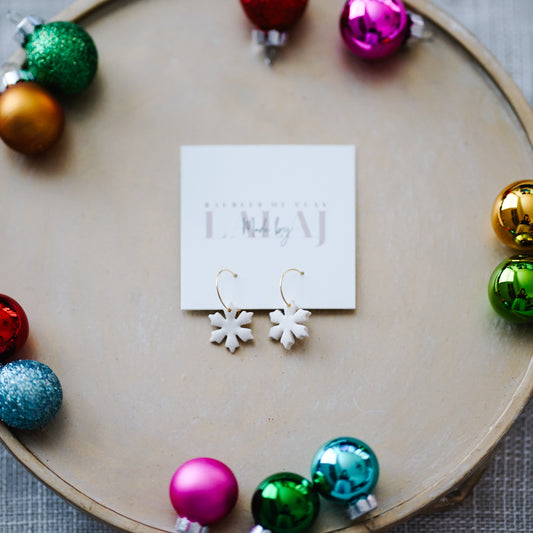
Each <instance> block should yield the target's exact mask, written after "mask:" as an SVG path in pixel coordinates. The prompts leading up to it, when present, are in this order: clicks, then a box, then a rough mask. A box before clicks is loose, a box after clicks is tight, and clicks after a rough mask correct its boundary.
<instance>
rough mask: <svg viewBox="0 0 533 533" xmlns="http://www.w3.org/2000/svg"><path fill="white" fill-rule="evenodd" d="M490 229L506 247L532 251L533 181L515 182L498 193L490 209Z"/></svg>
mask: <svg viewBox="0 0 533 533" xmlns="http://www.w3.org/2000/svg"><path fill="white" fill-rule="evenodd" d="M492 227H493V228H494V231H495V232H496V235H497V236H498V238H499V239H500V240H501V241H502V242H503V243H504V244H506V245H507V246H510V247H511V248H514V249H515V250H521V251H529V250H533V181H528V180H525V181H517V182H515V183H512V184H511V185H509V186H508V187H505V189H503V190H502V191H501V192H500V194H499V195H498V196H497V198H496V201H495V202H494V206H493V208H492Z"/></svg>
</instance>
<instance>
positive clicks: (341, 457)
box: [311, 437, 379, 520]
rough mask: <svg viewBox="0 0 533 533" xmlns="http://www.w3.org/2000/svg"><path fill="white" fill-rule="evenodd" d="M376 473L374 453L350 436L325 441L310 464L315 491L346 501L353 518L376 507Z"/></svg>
mask: <svg viewBox="0 0 533 533" xmlns="http://www.w3.org/2000/svg"><path fill="white" fill-rule="evenodd" d="M378 477H379V464H378V460H377V457H376V454H375V453H374V452H373V451H372V448H370V446H368V444H366V443H364V442H363V441H361V440H359V439H354V438H352V437H338V438H336V439H333V440H330V441H328V442H326V444H324V445H323V446H322V447H321V448H320V449H319V450H318V451H317V452H316V454H315V456H314V458H313V461H312V464H311V479H312V480H313V483H314V485H315V487H316V488H317V490H318V492H319V493H320V494H321V495H322V496H324V497H325V498H328V499H330V500H335V501H337V502H342V503H345V504H347V510H348V515H349V517H350V518H351V519H352V520H356V519H358V518H360V517H361V516H363V515H365V514H366V513H368V512H369V511H372V510H373V509H375V508H376V507H377V501H376V498H375V497H374V495H373V494H372V491H373V490H374V487H375V486H376V483H377V482H378Z"/></svg>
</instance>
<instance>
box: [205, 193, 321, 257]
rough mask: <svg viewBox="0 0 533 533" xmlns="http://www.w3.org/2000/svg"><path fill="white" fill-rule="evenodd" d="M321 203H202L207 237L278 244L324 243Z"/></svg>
mask: <svg viewBox="0 0 533 533" xmlns="http://www.w3.org/2000/svg"><path fill="white" fill-rule="evenodd" d="M326 207H327V206H326V204H325V203H324V202H294V203H290V204H289V203H285V202H270V203H264V202H205V204H204V208H205V217H204V219H205V238H206V239H275V240H277V241H279V244H280V246H290V243H291V242H292V241H296V240H298V241H300V242H301V241H302V240H305V241H308V242H309V243H310V244H311V245H313V246H317V247H318V246H322V245H323V244H324V243H325V242H326V214H327V208H326Z"/></svg>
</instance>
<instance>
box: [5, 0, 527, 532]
mask: <svg viewBox="0 0 533 533" xmlns="http://www.w3.org/2000/svg"><path fill="white" fill-rule="evenodd" d="M410 7H411V8H413V9H415V10H416V11H418V12H420V13H422V14H423V15H424V16H425V18H426V19H427V20H428V21H431V25H432V27H433V30H434V38H433V40H432V41H428V42H422V43H418V44H417V45H414V46H410V47H408V48H407V49H405V50H403V51H402V52H401V53H399V54H397V55H396V56H395V57H394V58H392V59H391V60H389V61H387V62H384V63H380V64H367V63H362V62H359V61H358V60H356V59H355V58H353V57H352V56H350V54H349V53H348V52H347V51H346V50H345V49H344V47H343V45H342V43H341V42H340V39H339V36H338V30H337V19H338V15H339V10H340V4H339V5H336V3H332V2H330V1H329V0H313V2H312V5H310V6H309V9H308V12H307V13H306V16H305V17H304V20H303V21H302V23H301V24H300V25H299V26H298V27H297V28H296V30H295V31H294V32H293V33H292V34H291V40H290V43H289V45H288V46H287V48H286V49H285V50H284V51H283V54H282V56H281V57H280V58H279V61H278V62H277V63H276V64H275V66H274V68H271V69H269V68H267V67H265V65H264V64H263V63H262V61H261V59H260V58H259V57H258V56H257V55H255V54H254V53H253V52H252V50H251V47H250V45H249V31H250V27H249V25H248V24H247V22H246V20H245V18H244V16H243V15H242V13H241V12H240V8H239V6H238V3H236V4H232V5H229V4H228V3H226V2H216V1H214V0H212V1H211V2H209V3H208V4H206V3H205V2H197V1H195V0H180V1H174V2H172V1H168V0H151V1H150V2H140V1H129V2H125V1H114V2H105V1H101V2H94V1H84V2H78V3H77V4H75V5H73V6H72V7H71V8H69V9H67V10H66V11H64V12H62V13H61V14H60V15H59V16H58V18H59V19H73V20H80V21H81V22H82V23H83V24H84V25H85V26H86V27H87V28H88V30H89V31H90V33H91V34H92V35H93V37H94V39H95V41H96V43H97V46H98V49H99V51H100V69H99V74H98V77H97V79H96V81H95V83H94V85H93V86H92V87H91V88H90V89H89V90H88V91H87V92H86V93H85V94H82V95H80V96H79V97H78V98H77V99H72V100H71V101H69V102H68V103H67V104H66V114H67V121H68V124H67V131H66V136H65V138H64V140H63V141H62V142H61V144H60V145H59V146H58V147H57V148H56V149H54V150H53V151H52V152H50V153H48V154H46V155H44V156H42V157H38V158H33V159H30V158H25V157H22V156H19V155H17V154H15V153H13V152H10V151H9V150H8V149H7V148H6V149H2V157H1V158H0V175H1V176H2V181H3V184H4V185H3V194H2V196H1V198H0V206H1V213H2V215H1V221H2V227H3V230H4V231H3V253H4V256H5V257H8V258H9V261H3V262H2V266H1V278H2V282H3V287H2V292H5V293H7V294H10V295H12V296H13V297H15V298H16V299H17V300H19V301H20V302H21V303H22V304H23V306H24V307H25V309H26V311H27V313H28V315H29V318H30V324H31V328H32V329H31V336H30V339H29V342H28V345H27V347H26V348H25V352H24V354H23V355H24V356H25V357H29V358H35V359H39V360H41V361H43V362H46V363H47V364H50V366H52V368H54V370H55V371H56V373H57V374H58V375H59V376H60V378H61V380H62V383H63V386H64V393H65V401H64V406H63V408H62V411H61V412H60V415H59V416H58V418H57V419H56V420H55V421H54V422H53V423H52V424H51V425H50V426H49V427H47V428H46V429H45V430H44V431H42V432H37V433H27V432H16V433H14V432H11V431H10V430H8V429H7V428H5V427H0V438H1V440H2V441H3V442H4V444H5V445H6V446H7V447H8V448H9V449H10V450H11V451H12V452H13V454H14V455H15V456H16V457H17V458H18V459H19V460H20V461H21V462H22V463H23V464H25V465H26V466H27V467H28V468H29V469H30V470H31V471H32V472H33V473H34V474H36V475H37V476H38V477H39V478H40V479H41V480H42V481H43V482H44V483H46V484H47V485H49V486H50V487H52V488H53V489H54V490H56V491H57V492H58V493H59V494H61V495H62V496H63V497H64V498H66V499H67V500H68V501H70V502H71V503H73V504H74V505H76V506H77V507H79V508H81V509H82V510H84V511H87V512H88V513H90V514H92V515H94V516H95V517H96V518H99V519H101V520H102V521H104V522H106V523H108V524H109V525H111V526H114V527H116V528H118V529H121V530H124V531H128V532H134V531H135V532H137V533H155V532H157V531H172V528H173V524H174V521H175V514H174V511H173V509H172V508H171V506H170V504H169V502H168V497H167V487H168V482H169V479H170V476H171V475H172V473H173V472H174V470H175V469H176V468H177V466H179V465H180V464H181V463H182V462H183V461H185V460H187V459H190V458H192V457H195V456H202V455H206V456H212V457H217V458H219V459H221V460H223V461H225V462H226V463H227V464H228V465H229V466H230V467H231V468H232V469H233V470H234V472H235V473H236V475H237V477H238V479H239V483H240V488H241V493H240V498H239V502H238V505H237V509H236V510H235V511H234V512H233V513H232V514H231V516H230V517H228V518H227V519H226V520H225V521H223V522H222V523H220V524H217V525H216V526H214V527H213V531H214V532H217V533H230V532H231V533H234V532H235V531H248V530H249V528H250V527H251V526H252V518H251V514H250V510H249V502H250V498H251V495H252V492H253V490H254V488H255V486H256V485H257V484H258V483H259V482H260V481H261V480H262V479H263V478H264V477H266V476H267V475H269V474H271V473H273V472H276V471H281V470H291V471H295V472H299V473H301V474H303V475H308V474H309V465H310V461H311V458H312V456H313V454H314V452H315V451H316V449H317V448H318V447H319V446H320V445H321V444H322V443H323V442H325V441H326V440H328V439H330V438H332V437H335V436H338V435H343V434H348V435H353V436H356V437H359V438H361V439H363V440H365V441H367V442H368V443H369V444H371V446H372V447H373V448H374V450H375V451H376V453H377V455H378V457H379V459H380V464H381V468H382V473H381V477H380V481H379V484H378V487H377V491H376V496H377V498H378V500H379V508H378V509H377V511H376V512H375V513H373V514H372V517H371V520H370V521H366V522H363V523H362V524H355V525H350V524H348V523H347V522H346V521H345V519H344V515H343V513H342V512H339V510H338V509H337V508H334V507H332V506H330V505H326V504H325V505H324V506H323V512H322V513H321V515H320V518H319V521H318V523H317V525H316V526H315V527H314V528H313V533H329V532H333V531H338V530H339V529H343V530H346V531H350V532H354V533H356V532H363V531H367V530H368V529H372V530H385V529H387V528H389V527H390V526H392V525H393V524H395V523H397V522H399V521H401V520H403V519H405V518H407V517H409V516H411V515H413V514H414V513H417V512H419V511H420V510H423V509H426V508H428V507H430V506H432V505H433V506H435V505H437V506H438V505H439V502H442V501H443V499H444V501H446V495H449V494H450V491H452V493H453V490H454V489H456V488H457V487H459V486H461V485H462V484H464V483H465V482H466V483H468V481H469V480H471V479H472V474H473V472H475V471H477V470H479V468H480V467H481V466H482V465H483V461H484V460H485V458H486V457H487V455H488V454H489V453H490V451H491V450H492V449H493V447H494V446H495V445H496V443H497V442H498V440H499V439H500V438H501V437H502V435H503V434H504V433H505V431H506V430H507V429H508V428H509V426H510V425H511V424H512V422H513V420H514V419H515V417H516V416H517V415H518V414H519V412H520V411H521V409H522V407H523V406H524V404H525V403H526V402H527V400H528V398H529V396H530V394H531V390H532V386H533V372H532V369H531V364H530V361H531V341H532V340H533V333H532V332H531V331H527V330H526V329H524V328H519V327H515V326H510V325H508V324H506V323H504V322H502V321H501V320H500V319H499V318H498V317H497V316H496V315H495V313H493V312H492V310H491V309H490V307H489V304H488V300H487V296H486V287H487V282H488V278H489V276H490V274H491V272H492V270H493V268H494V267H495V266H496V265H497V264H498V263H499V262H500V260H502V259H503V258H504V257H506V256H508V255H511V252H510V251H509V250H508V249H506V248H505V247H503V245H500V244H499V243H498V242H497V241H496V238H495V237H494V236H493V234H492V230H491V227H490V210H491V206H492V202H493V199H494V198H495V196H496V194H497V193H498V192H499V191H500V189H501V188H503V187H504V186H505V185H507V184H508V183H510V182H512V181H515V180H517V179H520V178H524V177H529V176H531V175H532V174H533V157H532V146H531V143H532V139H533V116H532V112H531V109H530V108H529V106H528V105H527V103H526V102H525V100H524V99H523V97H522V96H521V94H520V92H519V91H518V89H517V88H516V86H515V85H514V84H513V82H512V81H511V80H510V78H509V77H508V76H507V75H506V74H505V73H504V72H503V70H502V69H501V68H500V67H499V65H498V64H497V63H496V61H495V60H494V59H493V58H492V56H491V55H490V54H489V53H488V52H487V51H486V50H485V49H484V48H483V47H482V46H481V45H480V44H479V43H478V42H477V41H476V40H475V39H474V38H473V37H472V36H471V35H470V34H468V33H467V32H465V30H463V29H462V28H461V27H460V26H458V25H456V24H455V23H454V22H453V21H452V20H450V19H449V18H448V17H446V16H445V15H443V14H442V13H441V12H440V11H438V10H437V9H436V8H435V7H434V6H432V5H431V4H430V3H429V2H427V1H424V0H418V1H412V2H410ZM243 143H250V144H266V143H279V144H292V143H295V144H355V145H356V146H357V149H358V183H357V187H358V199H357V202H358V221H357V222H358V240H357V265H358V267H357V268H358V276H357V297H358V308H357V311H356V312H315V313H313V316H312V319H311V322H310V335H311V336H310V338H309V340H308V342H305V343H302V344H301V345H300V346H299V347H298V348H295V349H293V350H292V351H291V352H289V353H287V352H285V351H284V350H283V348H281V346H280V345H279V344H277V343H276V344H274V343H272V342H270V341H269V340H268V339H267V333H268V328H269V324H268V314H267V313H257V314H256V315H255V316H254V323H253V329H254V334H255V337H256V340H255V343H253V344H251V345H250V344H247V345H245V346H243V347H241V348H240V349H239V351H238V352H237V353H236V354H235V355H231V354H230V353H229V352H227V351H226V350H224V349H223V348H222V347H220V346H215V345H211V344H210V343H209V335H210V331H211V327H210V325H209V321H208V319H207V316H206V314H205V313H196V312H194V313H190V312H183V311H181V310H180V309H179V229H180V228H179V219H180V217H179V148H180V146H181V145H184V144H243ZM281 193H282V191H280V194H281ZM230 266H231V265H219V264H217V261H216V258H214V259H213V271H214V272H215V271H216V270H217V269H219V268H224V267H230ZM289 266H292V265H289ZM258 283H261V280H258ZM324 283H328V280H324Z"/></svg>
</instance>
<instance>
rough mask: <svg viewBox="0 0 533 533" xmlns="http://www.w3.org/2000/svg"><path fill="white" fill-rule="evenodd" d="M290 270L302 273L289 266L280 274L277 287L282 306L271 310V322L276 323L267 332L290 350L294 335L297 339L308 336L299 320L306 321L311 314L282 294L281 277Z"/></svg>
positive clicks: (305, 328)
mask: <svg viewBox="0 0 533 533" xmlns="http://www.w3.org/2000/svg"><path fill="white" fill-rule="evenodd" d="M291 271H294V272H298V273H299V274H300V275H301V276H303V274H304V273H303V272H302V271H301V270H298V269H297V268H289V269H288V270H286V271H285V272H284V273H283V275H282V276H281V280H280V283H279V288H280V292H281V298H282V299H283V302H284V308H283V312H281V311H280V310H279V309H277V310H276V311H272V312H271V313H270V320H271V322H272V323H273V324H277V325H275V326H272V327H271V328H270V332H269V334H268V336H269V337H271V338H272V339H275V340H277V341H280V342H281V344H283V347H284V348H285V349H286V350H290V349H291V348H292V346H293V345H294V342H295V337H296V338H297V339H303V338H304V337H309V332H308V331H307V327H306V326H304V325H303V324H301V322H307V321H308V320H309V317H310V316H311V312H310V311H306V310H305V309H300V308H299V307H298V306H297V305H296V303H295V302H294V300H291V301H290V302H288V301H287V300H286V299H285V295H284V294H283V279H284V278H285V275H286V274H287V272H291Z"/></svg>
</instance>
